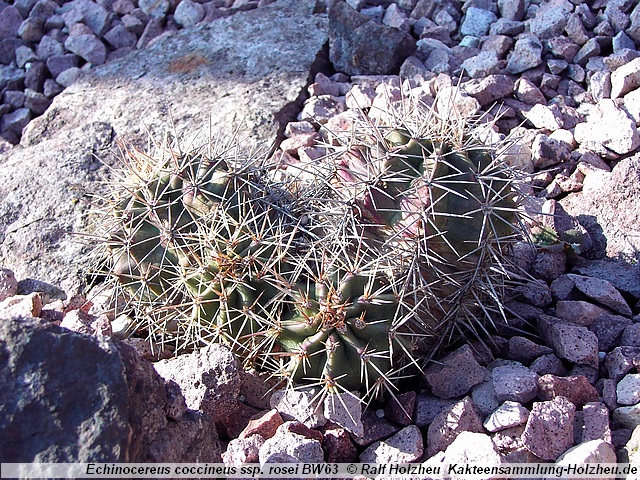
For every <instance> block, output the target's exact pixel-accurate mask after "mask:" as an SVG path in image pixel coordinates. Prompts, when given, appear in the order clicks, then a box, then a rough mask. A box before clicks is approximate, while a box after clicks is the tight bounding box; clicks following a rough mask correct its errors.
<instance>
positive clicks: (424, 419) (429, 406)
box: [413, 393, 477, 428]
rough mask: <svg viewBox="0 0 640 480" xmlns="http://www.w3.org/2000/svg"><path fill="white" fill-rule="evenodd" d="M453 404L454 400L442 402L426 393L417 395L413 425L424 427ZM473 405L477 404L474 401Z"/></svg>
mask: <svg viewBox="0 0 640 480" xmlns="http://www.w3.org/2000/svg"><path fill="white" fill-rule="evenodd" d="M454 403H456V402H455V400H443V399H441V398H438V397H436V396H434V395H431V394H428V393H418V395H416V402H415V415H414V417H413V418H414V421H415V424H416V425H417V426H418V427H420V428H422V427H426V426H427V425H429V424H430V423H431V422H433V419H434V418H436V416H437V415H438V414H439V413H440V412H442V411H443V410H444V409H445V408H447V407H449V406H451V405H453V404H454ZM474 403H477V402H475V400H474Z"/></svg>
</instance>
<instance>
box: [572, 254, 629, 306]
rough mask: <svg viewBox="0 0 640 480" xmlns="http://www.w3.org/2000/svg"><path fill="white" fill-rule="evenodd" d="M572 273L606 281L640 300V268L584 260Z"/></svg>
mask: <svg viewBox="0 0 640 480" xmlns="http://www.w3.org/2000/svg"><path fill="white" fill-rule="evenodd" d="M572 273H577V274H580V275H584V276H587V277H595V278H600V279H603V280H606V281H608V282H610V283H611V284H612V285H613V286H614V287H615V288H616V289H617V290H619V291H621V292H624V293H628V294H631V295H633V296H634V297H635V298H638V299H640V266H637V265H629V264H627V263H624V262H613V261H606V260H589V261H587V260H584V261H582V262H580V263H578V264H576V265H575V266H574V267H573V269H572Z"/></svg>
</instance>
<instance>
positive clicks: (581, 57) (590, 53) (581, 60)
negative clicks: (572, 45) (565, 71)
mask: <svg viewBox="0 0 640 480" xmlns="http://www.w3.org/2000/svg"><path fill="white" fill-rule="evenodd" d="M600 51H601V50H600V44H599V43H598V41H597V40H596V39H595V38H590V39H589V40H588V41H587V43H585V44H584V45H583V46H582V47H580V50H578V53H576V54H575V56H574V57H573V60H572V62H573V63H577V64H578V65H581V66H583V67H584V66H585V65H586V64H587V62H588V61H589V59H590V58H593V57H596V56H598V55H600Z"/></svg>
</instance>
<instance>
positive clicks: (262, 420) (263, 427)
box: [238, 409, 284, 440]
mask: <svg viewBox="0 0 640 480" xmlns="http://www.w3.org/2000/svg"><path fill="white" fill-rule="evenodd" d="M283 423H284V420H283V419H282V417H281V416H280V414H279V413H278V411H277V410H275V409H273V410H268V411H266V412H260V413H259V414H257V415H256V416H255V417H254V418H252V419H251V420H249V424H248V425H247V426H246V427H245V428H244V430H242V432H240V435H238V438H239V439H241V440H242V439H245V438H249V437H252V436H253V435H260V436H261V437H262V438H265V439H267V438H271V437H273V436H274V435H275V434H276V430H277V429H278V427H279V426H280V425H282V424H283Z"/></svg>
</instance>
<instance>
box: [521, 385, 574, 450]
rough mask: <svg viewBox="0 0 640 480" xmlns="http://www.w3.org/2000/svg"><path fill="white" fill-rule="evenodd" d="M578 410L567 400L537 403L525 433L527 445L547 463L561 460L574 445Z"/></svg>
mask: <svg viewBox="0 0 640 480" xmlns="http://www.w3.org/2000/svg"><path fill="white" fill-rule="evenodd" d="M575 410H576V407H575V406H574V405H573V404H572V403H571V402H569V400H567V399H566V398H564V397H556V398H554V399H553V400H550V401H547V402H534V404H533V408H532V410H531V413H530V414H529V419H528V420H527V425H526V427H525V430H524V433H523V441H524V445H525V446H526V447H527V449H528V450H529V451H531V453H533V454H534V455H536V456H538V457H540V458H542V459H544V460H555V459H556V458H558V457H559V456H560V455H561V454H562V453H563V452H565V451H566V450H567V449H568V448H569V447H571V446H572V445H573V420H574V416H575Z"/></svg>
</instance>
